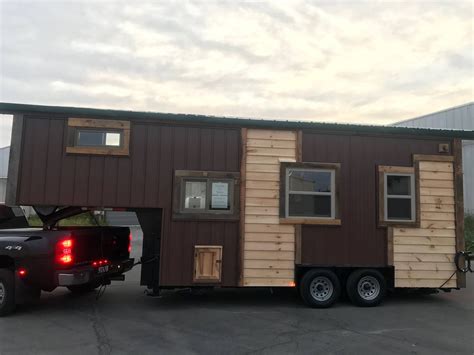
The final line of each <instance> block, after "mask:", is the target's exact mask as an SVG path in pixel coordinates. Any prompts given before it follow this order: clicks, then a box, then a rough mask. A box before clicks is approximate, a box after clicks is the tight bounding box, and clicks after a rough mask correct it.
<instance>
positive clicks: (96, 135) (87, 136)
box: [76, 129, 123, 147]
mask: <svg viewBox="0 0 474 355" xmlns="http://www.w3.org/2000/svg"><path fill="white" fill-rule="evenodd" d="M76 133H77V136H76V145H77V146H82V147H120V142H121V141H122V135H123V133H122V132H114V131H97V130H90V129H77V130H76Z"/></svg>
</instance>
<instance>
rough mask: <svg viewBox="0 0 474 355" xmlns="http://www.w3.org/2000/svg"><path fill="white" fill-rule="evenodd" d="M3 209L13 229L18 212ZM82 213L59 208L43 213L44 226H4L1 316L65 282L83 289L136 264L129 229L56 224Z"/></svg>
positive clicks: (0, 208)
mask: <svg viewBox="0 0 474 355" xmlns="http://www.w3.org/2000/svg"><path fill="white" fill-rule="evenodd" d="M5 209H8V207H5V206H0V216H3V217H4V218H3V222H6V225H8V226H9V228H10V227H11V224H12V220H14V219H18V213H15V214H13V213H8V211H7V212H5V211H6V210H5ZM2 211H3V212H2ZM80 212H82V211H79V210H77V209H76V210H74V209H72V210H70V209H69V210H68V209H61V210H59V211H54V212H53V213H51V214H50V215H48V216H45V215H40V217H41V219H42V221H43V223H44V227H43V228H15V229H0V316H4V315H7V314H9V313H11V312H13V311H14V309H15V307H16V305H17V304H21V303H25V302H28V301H31V300H35V299H38V298H39V297H40V294H41V291H53V290H54V289H55V288H56V287H59V286H64V287H67V288H68V289H69V290H70V291H71V292H77V293H81V292H86V291H90V290H93V289H95V288H97V287H99V286H100V285H104V284H109V283H110V281H111V280H123V275H122V274H123V273H124V272H126V271H128V270H130V269H131V268H132V266H133V259H131V258H130V248H131V234H130V230H129V228H126V227H104V226H98V227H95V226H93V227H57V226H56V224H57V222H58V220H59V219H60V218H61V217H64V216H71V215H74V214H77V213H80ZM9 215H10V216H14V217H12V218H10V219H8V218H5V216H9ZM17 225H18V223H17ZM0 227H1V223H0Z"/></svg>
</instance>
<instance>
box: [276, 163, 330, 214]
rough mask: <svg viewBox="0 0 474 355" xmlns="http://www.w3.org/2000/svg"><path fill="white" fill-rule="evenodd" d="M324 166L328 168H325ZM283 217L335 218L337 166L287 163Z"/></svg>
mask: <svg viewBox="0 0 474 355" xmlns="http://www.w3.org/2000/svg"><path fill="white" fill-rule="evenodd" d="M326 167H327V168H326ZM282 169H284V170H282V171H284V173H285V179H286V181H285V198H284V200H283V201H284V206H283V205H282V206H283V207H282V208H283V210H282V212H281V216H283V217H284V218H305V219H314V220H317V219H321V220H324V219H336V210H337V206H336V189H337V187H336V169H339V165H336V164H323V163H319V164H317V163H314V164H313V163H295V164H286V165H285V166H284V167H283V168H282Z"/></svg>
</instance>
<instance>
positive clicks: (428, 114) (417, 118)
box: [391, 101, 474, 125]
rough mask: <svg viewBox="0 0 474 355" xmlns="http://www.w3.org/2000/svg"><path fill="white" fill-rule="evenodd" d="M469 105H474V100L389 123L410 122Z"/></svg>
mask: <svg viewBox="0 0 474 355" xmlns="http://www.w3.org/2000/svg"><path fill="white" fill-rule="evenodd" d="M469 106H474V101H472V102H467V103H465V104H462V105H457V106H453V107H449V108H445V109H443V110H439V111H434V112H431V113H427V114H424V115H421V116H417V117H413V118H408V119H405V120H401V121H397V122H394V123H391V125H398V124H401V123H407V122H412V121H416V120H420V119H422V118H425V117H428V116H432V115H437V114H438V113H443V112H448V111H452V110H457V109H460V108H463V107H469Z"/></svg>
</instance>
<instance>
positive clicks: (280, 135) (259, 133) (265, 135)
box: [247, 129, 296, 141]
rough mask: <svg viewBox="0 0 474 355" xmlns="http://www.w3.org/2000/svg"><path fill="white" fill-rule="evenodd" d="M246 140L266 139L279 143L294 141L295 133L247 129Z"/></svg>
mask: <svg viewBox="0 0 474 355" xmlns="http://www.w3.org/2000/svg"><path fill="white" fill-rule="evenodd" d="M247 138H248V139H267V140H279V141H296V132H294V131H278V130H263V129H249V130H248V134H247Z"/></svg>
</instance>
